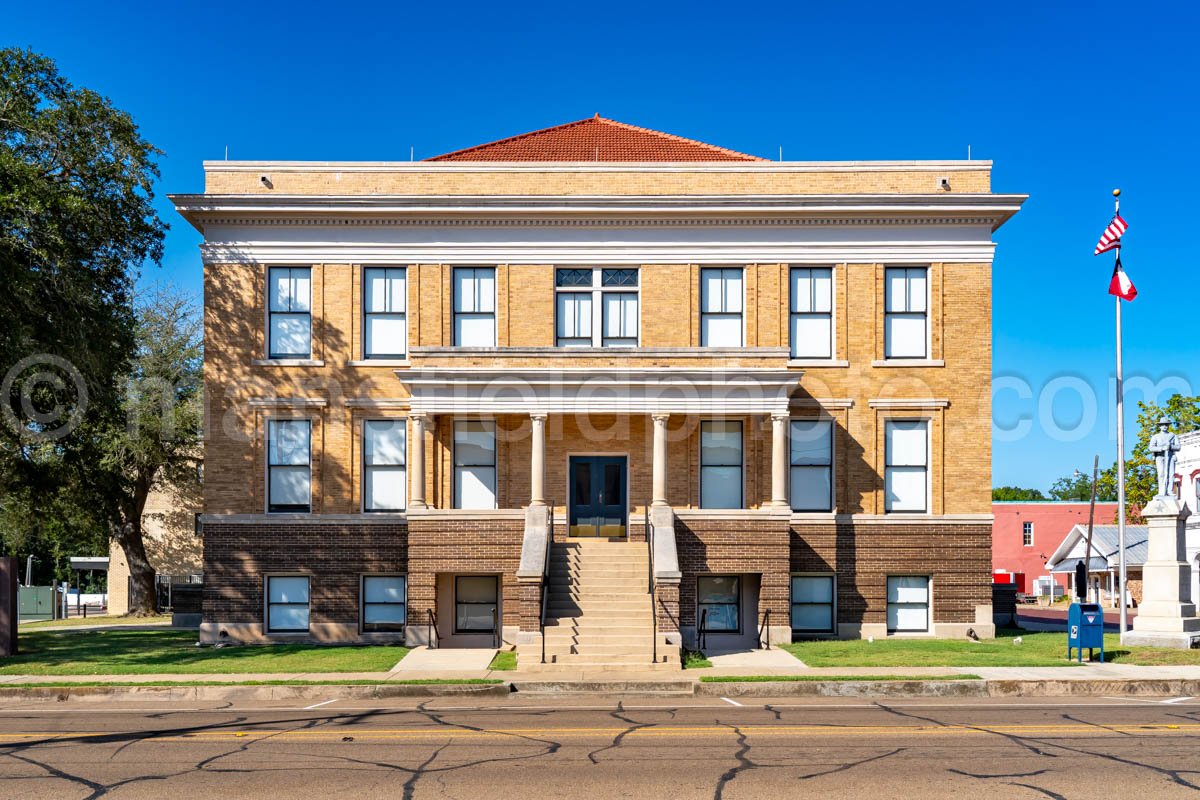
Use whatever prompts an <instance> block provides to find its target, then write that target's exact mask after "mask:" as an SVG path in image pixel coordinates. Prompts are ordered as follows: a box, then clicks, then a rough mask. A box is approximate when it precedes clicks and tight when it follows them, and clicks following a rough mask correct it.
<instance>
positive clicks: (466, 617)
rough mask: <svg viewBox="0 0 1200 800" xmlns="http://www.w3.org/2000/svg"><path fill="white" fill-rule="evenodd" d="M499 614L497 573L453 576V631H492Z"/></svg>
mask: <svg viewBox="0 0 1200 800" xmlns="http://www.w3.org/2000/svg"><path fill="white" fill-rule="evenodd" d="M499 616H500V581H499V580H497V578H496V576H495V575H459V576H457V577H456V578H455V579H454V632H455V633H492V632H493V631H495V630H496V619H497V617H499Z"/></svg>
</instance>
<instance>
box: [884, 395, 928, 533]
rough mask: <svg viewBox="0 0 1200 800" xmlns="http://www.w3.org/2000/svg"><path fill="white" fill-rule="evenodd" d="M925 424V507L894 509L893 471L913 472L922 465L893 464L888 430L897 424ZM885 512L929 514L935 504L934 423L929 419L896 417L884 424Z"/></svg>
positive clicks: (885, 421)
mask: <svg viewBox="0 0 1200 800" xmlns="http://www.w3.org/2000/svg"><path fill="white" fill-rule="evenodd" d="M896 423H901V424H917V423H919V424H923V425H924V426H925V464H924V469H925V497H924V507H922V508H920V509H915V508H912V509H908V508H905V509H893V508H892V500H891V497H890V492H889V490H888V489H889V487H890V486H891V480H890V476H891V475H892V471H893V470H903V471H913V468H914V467H916V466H920V465H912V464H896V465H893V464H892V463H891V462H892V448H891V447H890V445H889V442H888V440H889V438H890V437H889V436H888V429H889V428H890V427H891V426H892V425H894V424H896ZM883 458H884V462H883V463H884V466H883V510H884V513H887V514H928V513H930V508H931V506H932V504H933V422H932V420H930V419H929V418H928V417H913V418H909V417H895V418H890V419H885V420H884V422H883Z"/></svg>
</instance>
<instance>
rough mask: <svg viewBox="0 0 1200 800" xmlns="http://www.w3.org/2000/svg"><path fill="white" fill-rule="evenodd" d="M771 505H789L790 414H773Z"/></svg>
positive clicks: (783, 506) (782, 506)
mask: <svg viewBox="0 0 1200 800" xmlns="http://www.w3.org/2000/svg"><path fill="white" fill-rule="evenodd" d="M771 505H772V506H776V507H779V508H787V507H788V505H789V504H788V415H787V414H772V415H771Z"/></svg>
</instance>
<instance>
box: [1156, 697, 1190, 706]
mask: <svg viewBox="0 0 1200 800" xmlns="http://www.w3.org/2000/svg"><path fill="white" fill-rule="evenodd" d="M1191 699H1192V698H1190V697H1174V698H1172V699H1170V700H1163V701H1162V702H1163V703H1164V704H1167V705H1169V704H1171V703H1182V702H1184V701H1185V700H1191Z"/></svg>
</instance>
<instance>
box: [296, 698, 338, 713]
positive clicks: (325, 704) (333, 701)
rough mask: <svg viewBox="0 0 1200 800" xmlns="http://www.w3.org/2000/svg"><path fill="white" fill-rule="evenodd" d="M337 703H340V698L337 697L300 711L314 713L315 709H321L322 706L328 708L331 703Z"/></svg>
mask: <svg viewBox="0 0 1200 800" xmlns="http://www.w3.org/2000/svg"><path fill="white" fill-rule="evenodd" d="M337 701H338V698H336V697H335V698H333V699H332V700H326V701H325V702H324V703H313V704H312V705H311V706H305V707H304V708H302V709H300V710H301V711H312V710H313V709H314V708H320V707H321V706H327V705H329V704H330V703H336V702H337Z"/></svg>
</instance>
